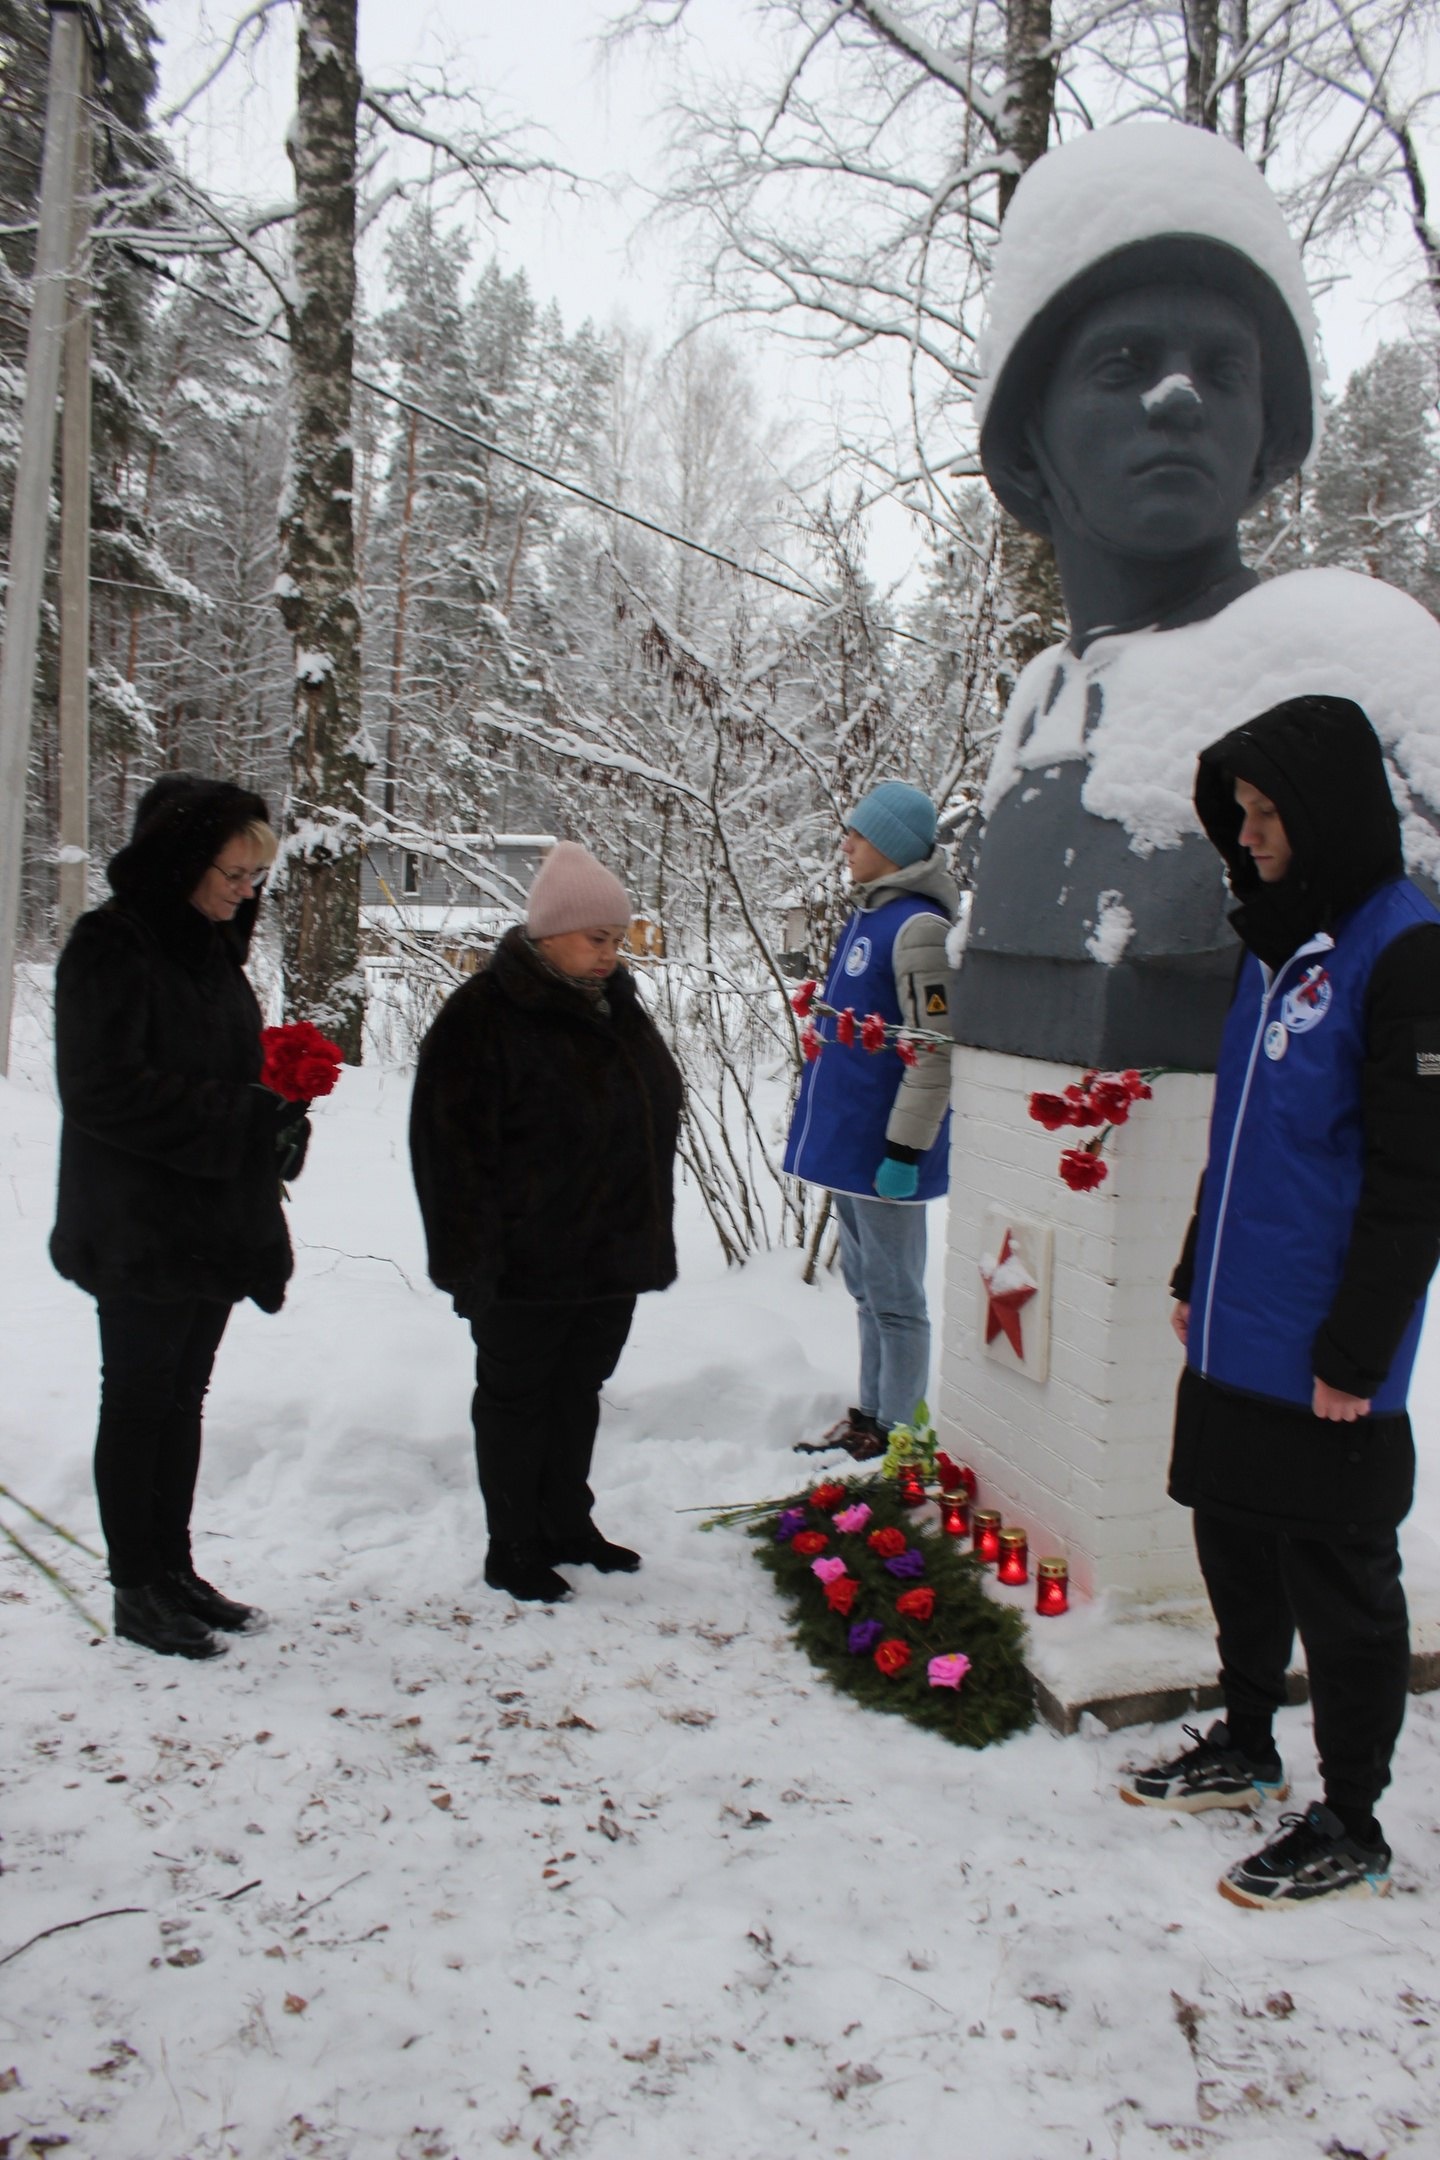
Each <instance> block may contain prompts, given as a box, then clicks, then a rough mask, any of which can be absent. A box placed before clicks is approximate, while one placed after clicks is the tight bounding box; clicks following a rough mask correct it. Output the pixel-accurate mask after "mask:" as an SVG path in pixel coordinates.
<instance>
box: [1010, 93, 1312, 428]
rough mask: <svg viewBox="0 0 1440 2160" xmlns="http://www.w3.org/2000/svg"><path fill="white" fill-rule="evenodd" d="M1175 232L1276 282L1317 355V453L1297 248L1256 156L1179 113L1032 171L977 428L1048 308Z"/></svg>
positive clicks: (1089, 139)
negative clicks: (1143, 244)
mask: <svg viewBox="0 0 1440 2160" xmlns="http://www.w3.org/2000/svg"><path fill="white" fill-rule="evenodd" d="M1168 233H1187V234H1192V235H1195V236H1197V237H1199V238H1204V239H1209V240H1216V241H1219V242H1221V243H1222V245H1224V246H1227V247H1232V248H1234V249H1236V250H1237V252H1238V253H1240V254H1242V255H1245V256H1248V257H1249V259H1250V261H1251V262H1253V263H1254V264H1255V265H1256V267H1257V268H1258V269H1260V270H1263V271H1264V273H1265V275H1266V276H1267V277H1268V278H1269V279H1270V281H1271V283H1272V284H1273V285H1275V286H1276V287H1277V288H1278V290H1279V292H1280V295H1281V297H1282V299H1283V300H1284V301H1285V304H1286V306H1287V307H1288V308H1289V310H1290V313H1291V315H1292V316H1293V317H1294V320H1295V324H1296V327H1297V329H1298V330H1299V333H1300V342H1301V344H1302V345H1303V346H1304V348H1305V352H1306V356H1307V358H1308V361H1309V366H1310V387H1311V395H1312V404H1313V411H1314V426H1315V432H1314V438H1313V440H1312V443H1311V452H1312V454H1313V452H1314V448H1315V444H1316V443H1318V442H1319V439H1320V424H1321V404H1320V400H1321V391H1322V388H1323V384H1324V364H1323V362H1322V360H1321V357H1320V346H1319V332H1318V328H1317V325H1316V321H1315V311H1314V309H1313V307H1312V306H1311V303H1310V294H1309V290H1308V288H1307V286H1306V283H1305V273H1304V270H1303V269H1302V267H1301V263H1300V253H1299V250H1298V248H1297V247H1296V245H1295V242H1294V241H1293V239H1292V238H1291V237H1290V233H1289V231H1288V230H1287V228H1286V224H1285V220H1284V218H1283V217H1282V215H1281V212H1280V205H1279V204H1278V202H1277V201H1276V200H1275V197H1274V196H1273V195H1272V194H1271V192H1270V189H1269V187H1268V185H1267V184H1266V181H1265V178H1264V175H1263V174H1262V173H1261V171H1260V169H1259V167H1258V166H1257V165H1253V164H1252V163H1251V162H1250V160H1249V158H1247V157H1246V156H1245V155H1244V153H1243V152H1242V151H1240V150H1237V149H1236V147H1235V145H1234V144H1233V143H1230V142H1226V141H1225V140H1224V138H1223V137H1221V136H1219V135H1211V134H1209V133H1207V131H1206V130H1205V129H1203V128H1194V127H1184V126H1181V125H1180V124H1179V123H1177V122H1175V121H1146V120H1138V121H1130V122H1127V123H1126V124H1125V125H1124V126H1121V127H1104V128H1095V129H1093V130H1090V131H1088V132H1086V133H1085V134H1082V135H1077V136H1075V137H1074V138H1073V139H1072V140H1071V141H1070V142H1067V143H1062V144H1061V145H1060V146H1059V147H1058V148H1057V149H1054V150H1050V151H1048V152H1047V153H1046V155H1045V156H1044V157H1042V158H1038V159H1037V160H1036V162H1035V163H1034V164H1033V165H1032V166H1031V167H1030V169H1029V171H1028V172H1027V173H1026V174H1025V175H1024V177H1023V179H1022V180H1021V182H1020V185H1019V186H1018V187H1017V188H1016V190H1015V193H1014V195H1013V197H1012V198H1011V202H1010V207H1009V209H1008V210H1007V211H1006V213H1005V230H1004V237H1003V239H1002V241H1001V244H1000V247H999V249H998V251H997V254H996V259H995V274H994V277H993V279H992V281H991V287H990V313H989V319H988V321H987V323H986V326H985V330H984V333H983V335H982V337H981V340H980V353H979V358H980V372H981V378H982V379H981V383H980V387H979V389H978V390H977V392H976V394H975V424H976V426H977V427H983V425H984V421H985V415H986V413H987V412H988V410H989V407H990V400H991V397H992V396H993V394H994V389H995V384H996V382H997V381H998V379H999V376H1000V373H1001V370H1002V369H1003V367H1004V365H1005V362H1006V360H1007V359H1008V358H1009V356H1010V354H1011V352H1012V351H1013V350H1014V348H1015V346H1016V344H1017V343H1018V342H1019V340H1020V338H1021V336H1022V335H1023V333H1024V331H1025V329H1026V327H1027V325H1028V324H1029V323H1031V322H1032V321H1033V320H1034V318H1035V316H1036V315H1038V314H1039V313H1040V311H1041V309H1042V308H1044V307H1045V306H1046V305H1048V303H1049V302H1050V301H1051V300H1053V299H1055V298H1056V296H1057V295H1058V294H1059V293H1061V292H1063V290H1064V289H1065V287H1066V286H1067V285H1069V284H1070V283H1071V282H1072V280H1073V279H1075V278H1076V277H1078V276H1079V275H1080V273H1081V272H1082V271H1083V270H1086V269H1088V268H1089V267H1090V266H1091V265H1092V264H1094V263H1098V262H1100V261H1102V260H1103V258H1104V257H1105V256H1107V255H1110V254H1113V253H1114V252H1115V251H1116V249H1118V248H1123V247H1130V246H1133V245H1134V244H1135V242H1137V241H1140V240H1149V239H1153V238H1157V237H1159V236H1160V235H1163V234H1168Z"/></svg>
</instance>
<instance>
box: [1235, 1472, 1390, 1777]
mask: <svg viewBox="0 0 1440 2160" xmlns="http://www.w3.org/2000/svg"><path fill="white" fill-rule="evenodd" d="M1195 1549H1196V1551H1197V1552H1198V1554H1199V1556H1200V1567H1201V1570H1202V1572H1203V1574H1204V1577H1205V1587H1206V1589H1207V1590H1208V1591H1209V1593H1210V1603H1211V1605H1212V1607H1213V1608H1214V1612H1215V1619H1216V1623H1217V1627H1218V1635H1217V1641H1218V1644H1219V1649H1220V1685H1221V1688H1222V1689H1223V1691H1224V1695H1225V1707H1226V1709H1227V1711H1230V1712H1233V1713H1234V1714H1236V1715H1238V1716H1242V1717H1255V1716H1262V1717H1267V1718H1268V1717H1270V1716H1271V1715H1272V1714H1273V1713H1274V1712H1275V1711H1276V1710H1278V1709H1279V1707H1280V1705H1281V1704H1282V1703H1283V1702H1284V1700H1285V1670H1286V1667H1287V1665H1288V1664H1289V1662H1290V1653H1291V1651H1292V1650H1293V1648H1294V1645H1295V1635H1296V1631H1297V1629H1298V1631H1299V1635H1300V1640H1301V1642H1302V1643H1303V1644H1304V1646H1305V1662H1306V1665H1307V1667H1308V1669H1309V1674H1310V1704H1311V1709H1312V1712H1313V1714H1314V1721H1315V1745H1316V1749H1317V1752H1318V1754H1319V1757H1320V1771H1321V1775H1322V1777H1323V1778H1324V1780H1325V1797H1326V1799H1327V1800H1328V1801H1330V1802H1331V1804H1332V1805H1338V1806H1340V1807H1352V1808H1354V1807H1368V1808H1373V1807H1374V1805H1375V1802H1376V1801H1377V1800H1378V1799H1379V1797H1380V1795H1381V1793H1382V1792H1384V1790H1385V1787H1386V1786H1387V1785H1388V1784H1389V1782H1390V1758H1391V1756H1392V1755H1393V1753H1394V1751H1395V1742H1396V1741H1397V1739H1398V1738H1399V1736H1400V1727H1401V1725H1402V1724H1403V1723H1404V1721H1405V1697H1406V1693H1407V1691H1408V1688H1409V1681H1410V1622H1409V1615H1408V1613H1407V1611H1406V1608H1405V1592H1404V1589H1403V1587H1402V1585H1401V1581H1400V1548H1399V1544H1398V1541H1397V1538H1396V1534H1395V1532H1394V1531H1393V1530H1381V1531H1373V1532H1368V1533H1366V1534H1364V1535H1361V1536H1358V1537H1353V1538H1351V1537H1346V1538H1344V1539H1343V1540H1342V1539H1339V1538H1337V1539H1335V1540H1333V1541H1332V1540H1329V1539H1321V1538H1302V1537H1288V1536H1286V1535H1284V1534H1283V1533H1282V1532H1280V1531H1273V1530H1266V1529H1252V1528H1250V1527H1249V1526H1247V1525H1244V1524H1239V1523H1236V1522H1233V1521H1230V1520H1228V1519H1227V1518H1225V1517H1222V1516H1219V1515H1214V1514H1209V1513H1206V1512H1203V1511H1201V1510H1199V1509H1197V1510H1196V1514H1195Z"/></svg>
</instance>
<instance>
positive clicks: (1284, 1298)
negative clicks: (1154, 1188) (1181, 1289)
mask: <svg viewBox="0 0 1440 2160" xmlns="http://www.w3.org/2000/svg"><path fill="white" fill-rule="evenodd" d="M1432 922H1440V914H1437V913H1436V910H1435V909H1434V908H1433V907H1432V906H1431V905H1430V903H1429V901H1428V900H1426V899H1425V897H1424V895H1423V894H1422V893H1420V892H1418V891H1417V890H1416V888H1415V887H1414V886H1413V885H1412V884H1411V883H1410V881H1409V879H1408V878H1397V879H1395V880H1393V881H1392V882H1391V883H1389V884H1387V885H1382V886H1380V887H1379V889H1378V890H1377V891H1376V892H1373V893H1371V894H1370V896H1369V897H1368V899H1365V900H1363V901H1362V902H1361V903H1360V905H1359V907H1357V908H1355V909H1354V910H1352V912H1351V913H1350V914H1349V915H1347V916H1346V917H1345V918H1344V920H1343V921H1342V923H1341V924H1340V926H1339V928H1338V930H1337V932H1336V935H1335V938H1334V940H1333V941H1332V940H1331V939H1330V938H1328V937H1323V936H1322V937H1317V938H1312V939H1311V941H1310V942H1309V944H1307V945H1302V946H1301V948H1300V950H1299V951H1298V952H1297V953H1293V954H1292V955H1291V957H1290V959H1289V960H1287V961H1286V963H1285V965H1284V966H1283V967H1282V968H1281V969H1279V971H1278V972H1277V973H1276V974H1275V975H1274V976H1270V975H1269V974H1268V970H1266V969H1265V968H1264V967H1262V965H1261V963H1260V962H1259V961H1258V960H1257V959H1256V958H1255V956H1254V954H1253V953H1252V954H1250V955H1248V956H1247V958H1246V960H1245V964H1244V967H1243V970H1242V972H1241V977H1240V983H1239V987H1238V988H1237V990H1236V993H1235V1002H1234V1004H1233V1005H1232V1006H1231V1008H1230V1015H1229V1018H1228V1020H1227V1021H1226V1024H1225V1035H1224V1040H1223V1042H1222V1045H1221V1050H1220V1067H1219V1071H1218V1072H1217V1074H1216V1077H1215V1107H1214V1109H1213V1111H1212V1113H1211V1119H1210V1154H1209V1160H1208V1162H1207V1165H1206V1170H1205V1191H1204V1197H1203V1199H1202V1201H1201V1206H1200V1222H1199V1229H1198V1234H1197V1238H1196V1248H1195V1274H1194V1281H1193V1285H1192V1288H1191V1295H1190V1329H1189V1342H1188V1345H1187V1351H1186V1356H1187V1360H1188V1362H1189V1364H1190V1366H1191V1368H1192V1369H1193V1370H1194V1371H1196V1372H1198V1373H1201V1374H1203V1375H1204V1377H1205V1378H1206V1379H1208V1380H1215V1381H1218V1382H1219V1383H1220V1385H1221V1386H1223V1387H1230V1388H1237V1389H1239V1390H1241V1391H1242V1392H1243V1393H1245V1394H1247V1395H1261V1396H1269V1397H1271V1398H1273V1399H1274V1400H1276V1401H1278V1402H1285V1403H1292V1404H1295V1405H1296V1406H1298V1407H1303V1408H1305V1409H1307V1410H1308V1409H1309V1407H1310V1402H1311V1397H1312V1394H1313V1391H1314V1372H1313V1367H1312V1364H1311V1348H1312V1345H1313V1343H1314V1340H1315V1336H1316V1334H1317V1333H1318V1332H1319V1329H1320V1326H1321V1323H1322V1322H1323V1321H1324V1319H1325V1317H1326V1315H1327V1314H1328V1312H1329V1311H1330V1307H1331V1305H1332V1303H1333V1302H1334V1298H1335V1293H1336V1291H1337V1290H1338V1288H1339V1286H1340V1279H1341V1276H1342V1274H1343V1273H1344V1268H1345V1257H1346V1253H1347V1250H1348V1247H1349V1242H1350V1230H1351V1225H1352V1223H1353V1222H1354V1219H1355V1210H1356V1208H1357V1206H1358V1204H1359V1200H1360V1191H1361V1185H1362V1182H1363V1179H1364V1170H1365V1134H1364V1127H1363V1124H1362V1118H1361V1109H1362V1105H1361V1084H1362V1069H1363V1066H1364V1062H1365V999H1366V993H1367V991H1368V989H1369V985H1370V976H1371V972H1372V970H1373V969H1374V966H1375V962H1376V961H1377V959H1378V958H1379V956H1380V954H1381V953H1382V952H1384V950H1385V948H1386V947H1387V946H1388V945H1390V944H1393V942H1394V941H1395V939H1396V938H1398V937H1402V936H1403V935H1404V933H1405V932H1406V931H1407V930H1413V929H1414V928H1415V927H1416V926H1417V924H1420V923H1432ZM1424 1314H1425V1300H1424V1298H1423V1297H1422V1298H1421V1299H1420V1300H1419V1302H1418V1303H1417V1305H1416V1307H1415V1310H1414V1312H1413V1313H1412V1314H1411V1316H1410V1320H1409V1324H1408V1325H1407V1327H1406V1329H1405V1333H1404V1336H1403V1338H1402V1340H1401V1343H1400V1347H1399V1349H1398V1350H1397V1351H1396V1353H1395V1358H1394V1362H1393V1363H1392V1365H1391V1367H1390V1371H1389V1373H1388V1374H1387V1375H1386V1378H1385V1382H1384V1385H1383V1386H1382V1387H1381V1388H1380V1389H1379V1390H1378V1391H1377V1393H1376V1395H1375V1397H1374V1409H1375V1411H1376V1412H1385V1411H1396V1410H1403V1409H1404V1407H1405V1396H1406V1390H1407V1389H1408V1387H1409V1384H1410V1370H1411V1367H1412V1365H1413V1364H1414V1362H1415V1348H1416V1344H1417V1343H1418V1341H1419V1339H1420V1324H1421V1321H1422V1320H1423V1318H1424Z"/></svg>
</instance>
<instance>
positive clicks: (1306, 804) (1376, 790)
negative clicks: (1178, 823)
mask: <svg viewBox="0 0 1440 2160" xmlns="http://www.w3.org/2000/svg"><path fill="white" fill-rule="evenodd" d="M1237 780H1245V781H1248V782H1249V784H1250V786H1251V787H1255V788H1258V789H1259V790H1260V792H1261V794H1262V795H1265V796H1268V798H1269V800H1270V801H1271V802H1273V803H1274V805H1275V808H1276V809H1277V810H1278V811H1279V813H1280V822H1281V823H1282V825H1283V826H1284V828H1285V837H1286V838H1287V840H1288V841H1289V842H1290V846H1291V849H1292V850H1293V856H1292V860H1291V865H1290V868H1289V870H1288V871H1287V873H1286V875H1285V877H1284V878H1283V879H1281V880H1280V882H1279V883H1278V884H1276V885H1270V886H1267V885H1265V884H1264V883H1263V882H1262V880H1261V878H1260V876H1259V873H1258V872H1257V870H1256V868H1255V865H1254V863H1253V862H1252V861H1251V859H1250V856H1249V853H1248V852H1247V851H1246V850H1245V849H1244V848H1242V847H1241V845H1240V827H1241V824H1242V822H1243V819H1242V816H1241V811H1240V806H1239V804H1238V803H1237V802H1236V800H1235V782H1236V781H1237ZM1195 808H1196V811H1197V812H1198V814H1199V818H1200V822H1201V824H1202V825H1203V826H1204V828H1205V831H1206V833H1207V834H1208V836H1209V838H1210V840H1211V842H1212V843H1213V845H1214V846H1215V847H1216V848H1217V849H1218V850H1219V852H1220V854H1221V856H1222V857H1223V858H1224V862H1225V867H1226V870H1227V871H1228V873H1229V878H1230V890H1231V891H1232V892H1233V893H1234V895H1235V897H1236V899H1237V900H1238V901H1239V902H1240V903H1241V909H1240V915H1241V918H1245V919H1241V920H1237V925H1236V927H1237V928H1238V929H1239V931H1240V934H1241V936H1242V937H1245V938H1246V941H1247V943H1248V942H1253V940H1251V939H1250V937H1249V935H1248V928H1247V923H1248V918H1249V917H1250V916H1251V915H1252V914H1254V915H1255V916H1256V917H1257V919H1258V917H1260V916H1263V915H1265V914H1273V913H1276V912H1277V911H1279V912H1283V913H1284V914H1285V915H1286V916H1287V917H1288V918H1289V919H1290V921H1291V923H1292V925H1293V924H1299V923H1301V922H1303V924H1304V927H1303V929H1301V930H1300V931H1299V934H1298V936H1297V938H1296V942H1297V943H1298V942H1299V940H1300V938H1303V937H1305V936H1308V935H1311V934H1312V933H1313V932H1315V931H1316V930H1329V929H1331V928H1332V927H1333V925H1334V924H1335V923H1336V922H1337V921H1338V920H1339V918H1340V917H1341V916H1342V915H1345V914H1347V913H1348V912H1349V911H1350V909H1351V908H1354V907H1357V906H1358V905H1359V903H1360V902H1361V901H1362V900H1363V899H1365V897H1366V895H1367V894H1369V893H1372V892H1373V891H1374V890H1375V888H1376V887H1377V886H1378V885H1384V884H1387V883H1388V882H1389V881H1390V880H1391V879H1392V878H1397V877H1403V876H1404V874H1405V858H1404V851H1403V848H1402V845H1401V839H1400V817H1399V813H1398V811H1397V810H1396V808H1395V802H1394V798H1393V796H1392V795H1391V793H1390V782H1389V779H1388V777H1387V775H1386V771H1385V756H1384V752H1383V751H1382V749H1381V747H1380V739H1379V737H1378V736H1377V735H1376V733H1375V730H1374V728H1373V727H1371V725H1370V722H1369V720H1368V719H1367V717H1366V715H1365V713H1364V712H1363V711H1362V710H1361V708H1360V707H1359V706H1358V705H1356V704H1355V703H1354V702H1353V701H1352V700H1351V699H1350V698H1342V697H1321V696H1316V697H1298V698H1288V699H1287V700H1286V701H1285V703H1284V704H1282V705H1275V706H1272V707H1271V708H1270V710H1269V711H1268V712H1264V713H1261V714H1260V715H1259V716H1258V718H1256V719H1254V720H1247V721H1246V722H1245V723H1244V725H1243V726H1241V727H1238V728H1234V729H1232V730H1231V732H1230V733H1229V734H1228V735H1223V736H1222V737H1221V738H1220V740H1219V742H1216V743H1212V744H1211V746H1210V748H1209V749H1208V750H1206V751H1204V752H1203V753H1202V755H1201V758H1200V764H1199V768H1198V771H1197V774H1196V780H1195ZM1290 950H1291V951H1293V950H1294V945H1293V944H1292V945H1291V947H1290ZM1261 957H1262V958H1268V957H1269V955H1268V954H1266V953H1264V952H1262V953H1261ZM1282 957H1288V955H1287V956H1282Z"/></svg>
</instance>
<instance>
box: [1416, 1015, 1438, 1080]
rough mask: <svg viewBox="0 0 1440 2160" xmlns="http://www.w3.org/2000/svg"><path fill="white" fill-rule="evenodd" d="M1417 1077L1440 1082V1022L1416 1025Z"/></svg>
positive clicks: (1425, 1022) (1417, 1022) (1430, 1021)
mask: <svg viewBox="0 0 1440 2160" xmlns="http://www.w3.org/2000/svg"><path fill="white" fill-rule="evenodd" d="M1415 1077H1416V1079H1417V1080H1440V1020H1417V1021H1416V1023H1415Z"/></svg>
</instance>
